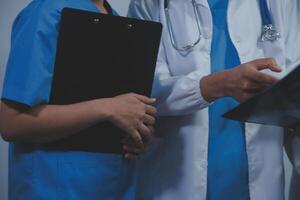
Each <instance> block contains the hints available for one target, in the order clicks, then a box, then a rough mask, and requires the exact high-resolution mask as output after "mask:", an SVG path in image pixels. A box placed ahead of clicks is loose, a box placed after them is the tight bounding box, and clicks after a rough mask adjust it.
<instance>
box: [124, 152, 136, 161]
mask: <svg viewBox="0 0 300 200" xmlns="http://www.w3.org/2000/svg"><path fill="white" fill-rule="evenodd" d="M124 157H125V159H128V160H136V159H138V156H137V155H135V154H130V153H126V154H125V156H124Z"/></svg>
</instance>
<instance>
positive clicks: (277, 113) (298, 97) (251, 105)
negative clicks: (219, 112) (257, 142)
mask: <svg viewBox="0 0 300 200" xmlns="http://www.w3.org/2000/svg"><path fill="white" fill-rule="evenodd" d="M223 117H225V118H228V119H232V120H238V121H241V122H250V123H257V124H265V125H274V126H280V127H285V128H295V127H296V126H297V125H298V124H299V122H300V65H299V66H298V67H296V68H295V69H294V70H292V71H291V72H290V73H289V74H288V75H286V76H285V77H284V78H283V79H281V80H280V81H278V82H277V83H276V84H274V85H273V86H271V87H270V88H267V89H266V90H265V91H263V92H261V93H259V94H258V95H256V96H254V97H252V98H251V99H249V100H247V101H246V102H244V103H242V104H240V105H238V106H237V107H235V108H233V109H232V110H230V111H228V112H227V113H225V114H224V115H223Z"/></svg>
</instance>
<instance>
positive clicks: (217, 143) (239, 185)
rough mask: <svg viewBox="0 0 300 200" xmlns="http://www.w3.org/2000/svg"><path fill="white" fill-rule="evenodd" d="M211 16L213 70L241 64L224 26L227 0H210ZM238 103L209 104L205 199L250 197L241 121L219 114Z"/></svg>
mask: <svg viewBox="0 0 300 200" xmlns="http://www.w3.org/2000/svg"><path fill="white" fill-rule="evenodd" d="M209 5H210V8H211V11H212V16H213V39H212V46H211V70H212V73H214V72H218V71H222V70H225V69H230V68H232V67H235V66H238V65H240V60H239V56H238V53H237V51H236V49H235V47H234V45H233V43H232V41H231V39H230V36H229V32H228V27H227V7H228V0H209ZM235 105H237V102H236V101H235V100H233V99H231V98H222V99H220V100H217V101H215V102H214V103H213V104H212V105H211V106H210V107H209V121H210V122H209V147H208V189H207V190H208V191H207V196H208V197H207V199H208V200H220V199H222V200H249V199H250V197H249V189H248V188H249V187H248V185H249V184H248V159H247V153H246V144H245V131H244V124H242V123H239V122H237V121H231V120H228V119H225V118H222V114H223V113H224V112H226V111H228V110H229V109H230V108H232V107H234V106H235Z"/></svg>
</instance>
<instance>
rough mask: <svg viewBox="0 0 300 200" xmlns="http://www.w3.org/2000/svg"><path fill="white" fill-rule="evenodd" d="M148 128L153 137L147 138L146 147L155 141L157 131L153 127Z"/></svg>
mask: <svg viewBox="0 0 300 200" xmlns="http://www.w3.org/2000/svg"><path fill="white" fill-rule="evenodd" d="M148 128H149V129H150V130H151V136H150V137H149V138H147V140H146V141H145V143H146V145H149V144H151V143H152V142H153V141H154V140H155V129H154V127H153V126H148Z"/></svg>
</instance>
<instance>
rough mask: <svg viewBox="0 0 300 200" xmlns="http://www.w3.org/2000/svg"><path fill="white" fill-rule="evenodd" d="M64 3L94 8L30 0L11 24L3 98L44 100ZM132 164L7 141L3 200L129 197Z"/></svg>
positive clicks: (83, 1)
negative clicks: (6, 188)
mask: <svg viewBox="0 0 300 200" xmlns="http://www.w3.org/2000/svg"><path fill="white" fill-rule="evenodd" d="M64 7H70V8H76V9H81V10H87V11H93V12H99V10H98V9H97V7H96V6H95V5H94V4H93V3H92V1H91V0H57V1H54V0H34V1H32V2H31V3H30V4H29V5H28V6H27V7H26V8H25V9H24V10H23V11H21V13H20V14H19V15H18V16H17V18H16V20H15V22H14V25H13V30H12V41H11V51H10V56H9V61H8V64H7V71H6V76H5V80H4V88H3V94H2V98H3V99H7V100H10V101H14V102H18V103H21V104H24V105H27V106H29V107H32V106H36V105H39V104H45V103H48V101H49V96H50V89H51V82H52V76H53V69H54V61H55V55H56V43H57V37H58V28H59V21H60V18H61V11H62V9H63V8H64ZM113 13H114V14H115V15H116V12H115V11H114V12H113ZM99 134H101V133H99ZM135 164H136V163H135V162H134V161H127V160H124V159H123V157H122V156H121V155H117V154H104V153H95V152H79V151H78V152H76V151H65V152H59V151H57V152H54V151H46V150H43V148H42V147H41V146H39V145H38V144H25V143H11V144H10V151H9V199H10V200H48V199H49V200H55V199H58V200H83V199H84V200H94V199H95V200H102V199H103V200H127V199H128V200H129V199H134V198H135V179H136V177H135V176H136V175H135V171H136V166H135Z"/></svg>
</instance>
